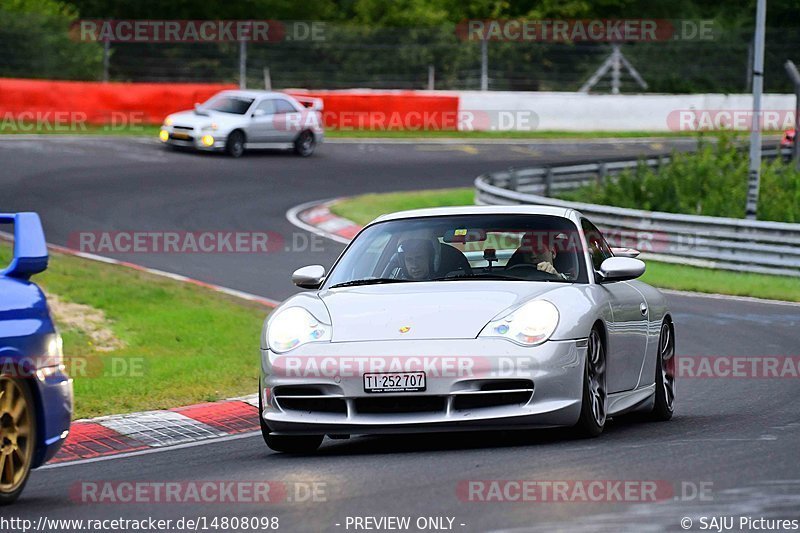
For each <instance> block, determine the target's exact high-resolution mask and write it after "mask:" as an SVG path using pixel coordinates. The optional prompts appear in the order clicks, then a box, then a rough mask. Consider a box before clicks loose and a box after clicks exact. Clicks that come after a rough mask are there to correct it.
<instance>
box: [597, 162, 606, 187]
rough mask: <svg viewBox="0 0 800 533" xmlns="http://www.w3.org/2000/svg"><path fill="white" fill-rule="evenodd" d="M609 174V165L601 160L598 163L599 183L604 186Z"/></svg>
mask: <svg viewBox="0 0 800 533" xmlns="http://www.w3.org/2000/svg"><path fill="white" fill-rule="evenodd" d="M607 175H608V167H607V166H606V164H605V163H603V162H602V161H600V162H599V163H597V185H598V186H602V185H603V183H604V182H605V181H606V176H607Z"/></svg>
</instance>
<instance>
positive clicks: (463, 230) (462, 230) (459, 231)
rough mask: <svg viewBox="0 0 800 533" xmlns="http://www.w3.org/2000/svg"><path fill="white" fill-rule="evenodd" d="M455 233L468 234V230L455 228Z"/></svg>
mask: <svg viewBox="0 0 800 533" xmlns="http://www.w3.org/2000/svg"><path fill="white" fill-rule="evenodd" d="M453 234H454V235H466V234H467V230H465V229H457V230H455V232H453Z"/></svg>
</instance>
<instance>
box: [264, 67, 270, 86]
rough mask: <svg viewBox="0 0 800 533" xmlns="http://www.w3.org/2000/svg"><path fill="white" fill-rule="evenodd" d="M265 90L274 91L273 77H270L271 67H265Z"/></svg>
mask: <svg viewBox="0 0 800 533" xmlns="http://www.w3.org/2000/svg"><path fill="white" fill-rule="evenodd" d="M264 90H265V91H271V90H272V77H271V76H270V75H269V67H264Z"/></svg>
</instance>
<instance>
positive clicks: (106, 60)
mask: <svg viewBox="0 0 800 533" xmlns="http://www.w3.org/2000/svg"><path fill="white" fill-rule="evenodd" d="M110 64H111V40H110V39H109V38H108V37H106V38H105V39H103V81H108V68H109V65H110Z"/></svg>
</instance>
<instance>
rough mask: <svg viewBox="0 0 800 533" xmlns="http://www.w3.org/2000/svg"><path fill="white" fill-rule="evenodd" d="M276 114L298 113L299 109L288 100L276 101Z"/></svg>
mask: <svg viewBox="0 0 800 533" xmlns="http://www.w3.org/2000/svg"><path fill="white" fill-rule="evenodd" d="M275 113H297V109H295V108H294V106H293V105H292V104H290V103H289V102H287V101H286V100H275Z"/></svg>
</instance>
